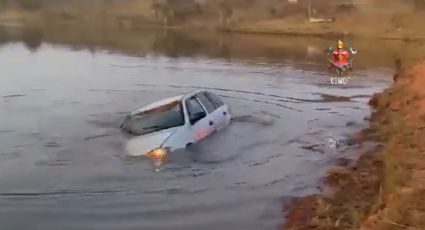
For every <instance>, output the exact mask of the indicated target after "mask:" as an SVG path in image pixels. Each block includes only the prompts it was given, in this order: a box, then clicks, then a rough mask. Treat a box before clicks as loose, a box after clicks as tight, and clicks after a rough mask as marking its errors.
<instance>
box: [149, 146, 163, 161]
mask: <svg viewBox="0 0 425 230" xmlns="http://www.w3.org/2000/svg"><path fill="white" fill-rule="evenodd" d="M167 154H168V151H167V150H166V149H162V148H159V149H155V150H152V151H150V152H149V153H148V154H147V155H148V156H149V157H150V158H152V159H154V160H155V161H163V160H164V159H165V157H166V156H167Z"/></svg>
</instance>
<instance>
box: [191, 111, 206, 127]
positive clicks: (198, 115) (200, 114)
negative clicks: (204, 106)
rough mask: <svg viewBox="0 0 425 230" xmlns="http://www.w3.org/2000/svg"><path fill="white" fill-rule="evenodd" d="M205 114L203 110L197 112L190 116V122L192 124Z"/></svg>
mask: <svg viewBox="0 0 425 230" xmlns="http://www.w3.org/2000/svg"><path fill="white" fill-rule="evenodd" d="M206 116H207V114H206V113H205V112H204V111H202V112H197V113H195V114H193V115H192V116H191V117H190V124H191V125H193V124H195V123H196V122H198V121H199V120H201V119H202V118H204V117H206Z"/></svg>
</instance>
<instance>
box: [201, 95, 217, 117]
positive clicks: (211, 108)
mask: <svg viewBox="0 0 425 230" xmlns="http://www.w3.org/2000/svg"><path fill="white" fill-rule="evenodd" d="M196 97H197V98H198V99H199V100H200V101H201V103H202V104H203V105H204V106H205V109H206V110H207V111H208V113H212V112H214V110H216V109H217V108H218V107H217V106H216V104H214V103H213V102H212V101H211V100H210V99H209V98H208V97H207V96H206V94H205V93H198V94H196Z"/></svg>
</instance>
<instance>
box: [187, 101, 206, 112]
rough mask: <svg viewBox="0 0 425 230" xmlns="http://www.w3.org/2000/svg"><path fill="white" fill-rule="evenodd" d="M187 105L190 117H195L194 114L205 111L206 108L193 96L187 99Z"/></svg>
mask: <svg viewBox="0 0 425 230" xmlns="http://www.w3.org/2000/svg"><path fill="white" fill-rule="evenodd" d="M186 107H187V113H188V115H189V117H193V115H194V114H196V113H200V112H205V110H204V108H203V107H202V105H201V104H200V103H199V101H198V100H197V99H196V97H191V98H190V99H189V100H187V101H186Z"/></svg>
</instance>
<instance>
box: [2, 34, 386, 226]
mask: <svg viewBox="0 0 425 230" xmlns="http://www.w3.org/2000/svg"><path fill="white" fill-rule="evenodd" d="M35 34H36V35H35V36H36V37H37V33H35ZM30 35H31V36H34V33H30ZM30 35H28V34H27V35H25V34H24V35H22V34H19V33H17V32H16V31H15V32H13V33H12V32H10V33H3V37H2V39H1V41H3V43H1V44H0V66H1V74H0V118H1V120H0V146H1V148H0V224H1V226H2V227H1V228H2V229H3V228H4V229H43V230H47V229H63V230H65V229H102V230H106V229H185V230H189V229H244V230H249V229H252V230H254V229H255V230H257V229H278V228H279V226H281V224H282V221H283V213H284V211H285V207H286V205H287V204H288V203H289V202H290V201H291V199H292V198H294V197H299V196H304V195H308V194H311V193H317V192H320V191H321V189H322V188H321V187H320V178H321V176H323V174H324V172H325V171H326V169H327V168H328V167H329V165H332V164H334V162H335V159H337V158H339V157H342V156H355V155H356V153H357V152H358V151H357V150H355V149H350V148H346V146H342V147H341V146H340V147H339V148H335V147H332V146H331V141H329V139H344V138H347V137H349V136H350V135H352V134H353V133H355V132H358V131H359V130H361V129H362V128H363V127H365V126H366V125H367V124H366V121H364V118H365V117H367V116H368V115H369V114H370V108H369V106H368V105H367V101H368V99H369V97H370V96H371V95H372V94H373V93H375V92H378V91H381V90H382V89H383V88H385V87H386V86H388V85H389V84H390V82H391V80H392V79H391V73H392V71H391V69H390V68H389V67H390V66H385V65H384V66H382V65H376V66H373V65H372V66H367V65H366V66H364V68H362V69H359V70H357V71H355V72H354V73H353V74H352V75H351V81H350V82H349V84H348V85H345V86H336V85H331V84H330V76H329V74H328V72H327V71H326V68H323V66H322V65H321V64H318V63H319V62H317V61H315V60H316V59H309V56H308V55H307V56H306V55H301V53H302V52H301V51H300V52H299V53H298V55H296V53H294V54H293V55H291V53H290V51H288V50H282V52H287V53H289V54H288V56H285V55H281V56H274V55H272V54H271V55H270V56H265V55H266V54H267V52H266V51H263V52H261V50H260V51H258V52H257V51H255V52H254V51H253V52H250V53H243V54H242V53H240V52H238V51H234V52H236V54H235V53H233V54H232V55H229V56H226V57H223V56H222V55H214V52H212V50H214V47H211V43H210V42H205V43H203V42H201V41H198V42H196V43H193V46H196V48H195V47H192V49H187V50H184V49H182V48H181V47H179V43H178V42H177V43H173V42H169V40H170V39H171V40H172V38H168V40H167V41H168V42H165V43H161V42H156V43H151V41H148V42H146V41H145V40H144V39H149V37H148V36H151V35H152V34H151V32H149V33H145V34H144V36H141V35H140V34H136V35H134V36H135V37H132V38H131V39H135V38H136V37H137V38H138V39H139V40H140V43H143V42H146V43H149V44H150V45H151V46H143V47H135V46H132V45H128V44H127V43H125V44H122V45H119V43H118V44H116V43H115V42H112V41H110V40H108V41H109V42H105V41H103V40H101V41H97V42H95V41H87V39H80V40H79V39H77V38H76V39H75V40H70V38H68V40H67V39H65V38H61V37H60V36H61V35H55V34H47V35H46V34H44V35H43V36H42V37H41V38H40V40H38V42H37V41H35V42H34V41H33V38H31V37H30V38H26V36H30ZM167 36H172V35H167ZM24 38H26V39H27V40H25V39H24ZM37 38H38V37H37ZM80 38H81V37H80ZM28 39H29V41H31V42H28ZM104 39H105V40H107V39H108V38H104ZM111 39H112V38H111ZM125 39H126V38H123V40H125ZM179 39H181V38H179ZM209 39H210V40H213V38H209ZM227 39H230V41H231V43H230V44H235V45H234V46H232V45H229V43H227V44H228V48H235V47H237V44H236V43H237V41H234V40H231V38H227ZM253 39H258V38H257V37H256V38H253ZM292 39H293V40H292V42H294V44H297V45H298V47H300V45H299V44H302V42H300V41H299V39H295V38H292ZM128 40H130V38H128ZM219 40H220V39H219V38H217V41H216V44H219V43H220V41H219ZM244 40H245V41H246V40H249V37H244ZM84 41H86V42H87V43H86V44H85V43H84ZM227 42H229V41H227ZM287 42H291V40H290V39H289V40H285V44H286V43H287ZM327 42H328V41H320V43H319V44H326V43H327ZM28 43H30V45H28ZM77 43H78V44H77ZM187 44H188V43H186V46H187ZM262 44H264V43H262ZM303 45H304V48H302V47H300V49H301V50H304V51H305V50H308V48H306V47H308V46H309V43H308V42H305V43H304V44H303ZM286 46H287V47H289V45H288V44H286ZM235 49H236V48H235ZM257 49H260V48H257ZM206 50H208V52H207V51H206ZM278 51H279V50H276V51H274V52H275V53H277V52H278ZM260 54H261V55H260ZM235 56H236V57H235ZM195 89H208V90H211V91H212V92H214V93H216V94H218V95H220V96H222V97H223V99H224V101H225V102H226V103H228V104H229V105H230V107H231V108H232V111H233V113H234V115H235V120H234V121H233V123H232V125H231V126H229V127H228V128H226V129H225V130H223V131H221V132H219V133H216V134H215V135H214V136H212V137H211V138H209V139H207V140H205V141H204V142H202V143H199V145H195V146H194V147H193V148H192V149H189V150H184V151H179V152H176V153H175V154H173V155H172V156H171V158H170V159H169V161H168V162H167V163H166V164H165V165H164V166H163V167H164V168H163V169H162V170H161V171H160V172H155V171H154V170H153V168H152V162H150V161H149V160H147V159H145V158H143V157H142V158H129V157H127V156H126V154H125V152H124V150H123V146H124V145H125V143H126V140H127V138H128V137H127V136H126V135H125V134H123V133H122V132H121V131H120V129H119V126H120V122H121V121H122V119H123V117H124V116H125V115H126V114H127V113H128V112H130V111H132V110H134V109H137V108H139V107H140V106H143V105H146V104H148V103H150V102H154V101H156V100H158V99H161V98H164V97H168V96H173V95H177V94H182V93H186V92H190V91H192V90H195ZM308 145H317V146H319V149H311V148H305V146H308ZM316 150H317V151H316Z"/></svg>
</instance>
